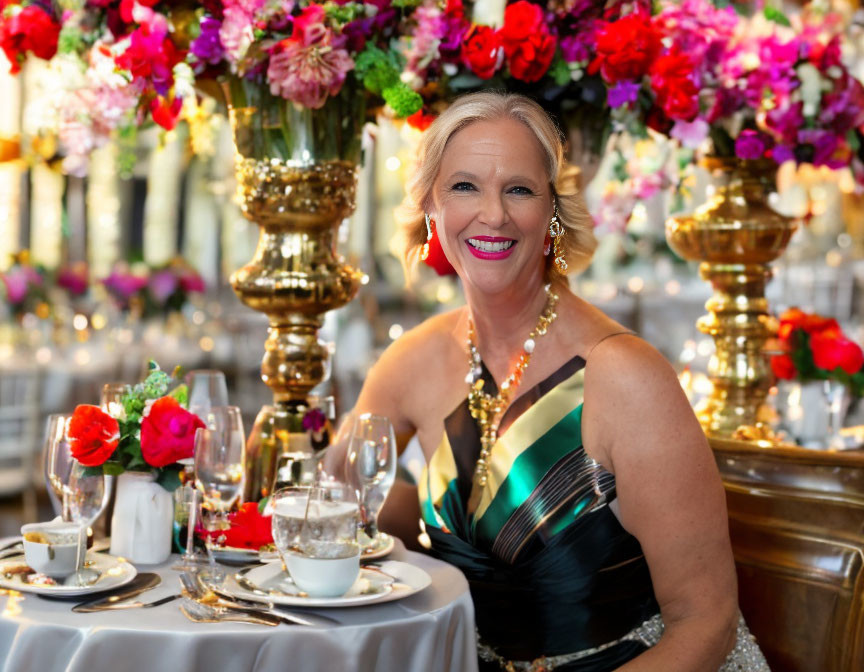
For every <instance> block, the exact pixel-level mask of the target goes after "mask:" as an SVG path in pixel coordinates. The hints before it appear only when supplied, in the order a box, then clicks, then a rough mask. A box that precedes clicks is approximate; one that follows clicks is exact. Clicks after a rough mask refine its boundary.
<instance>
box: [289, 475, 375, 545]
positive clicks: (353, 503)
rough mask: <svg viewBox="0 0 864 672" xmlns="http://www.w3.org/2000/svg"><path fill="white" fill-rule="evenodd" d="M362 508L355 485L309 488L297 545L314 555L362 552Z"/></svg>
mask: <svg viewBox="0 0 864 672" xmlns="http://www.w3.org/2000/svg"><path fill="white" fill-rule="evenodd" d="M359 524H360V507H359V503H358V501H357V493H356V491H355V490H354V487H353V486H351V485H350V484H347V483H339V482H330V483H327V484H321V485H316V486H314V487H311V488H309V495H308V498H307V501H306V516H305V518H304V520H303V525H302V527H301V528H300V536H299V540H298V543H297V546H298V548H299V550H300V552H301V553H303V555H306V556H308V557H311V558H331V559H332V558H347V557H352V556H354V555H357V554H358V553H359V545H358V543H357V530H358V526H359Z"/></svg>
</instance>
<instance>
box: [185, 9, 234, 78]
mask: <svg viewBox="0 0 864 672" xmlns="http://www.w3.org/2000/svg"><path fill="white" fill-rule="evenodd" d="M221 28H222V23H221V22H220V21H217V20H216V19H213V18H211V17H209V16H204V17H202V19H201V32H200V33H199V34H198V37H196V38H195V39H194V40H192V43H191V44H190V45H189V51H190V52H192V55H193V56H194V57H195V59H197V63H196V64H195V65H196V69H203V68H204V66H205V65H206V64H210V65H216V64H217V63H219V61H221V60H222V58H223V57H224V56H225V50H224V49H223V48H222V41H221V40H220V39H219V30H220V29H221Z"/></svg>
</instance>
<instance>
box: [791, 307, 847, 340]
mask: <svg viewBox="0 0 864 672" xmlns="http://www.w3.org/2000/svg"><path fill="white" fill-rule="evenodd" d="M795 329H803V330H804V331H806V332H807V333H808V334H817V333H828V334H831V335H833V336H839V335H840V333H841V331H840V325H839V324H837V320H835V319H834V318H833V317H822V316H821V315H816V314H815V313H805V312H804V311H803V310H800V309H799V308H790V309H789V310H787V311H785V312H784V313H783V314H782V315H780V330H779V332H778V335H779V337H780V338H782V339H783V340H789V338H790V336H791V335H792V332H794V331H795Z"/></svg>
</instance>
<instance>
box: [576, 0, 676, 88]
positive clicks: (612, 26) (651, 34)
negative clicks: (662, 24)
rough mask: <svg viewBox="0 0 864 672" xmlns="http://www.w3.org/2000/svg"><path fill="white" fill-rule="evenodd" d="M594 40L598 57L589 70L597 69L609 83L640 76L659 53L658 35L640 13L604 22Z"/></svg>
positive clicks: (594, 70)
mask: <svg viewBox="0 0 864 672" xmlns="http://www.w3.org/2000/svg"><path fill="white" fill-rule="evenodd" d="M596 39H597V56H596V58H595V59H594V60H593V61H592V62H591V65H590V66H588V72H589V73H590V74H592V75H593V74H594V73H595V72H597V71H598V70H599V71H600V74H601V75H602V76H603V79H604V80H605V81H606V82H608V83H609V84H617V83H618V82H620V81H621V80H637V79H640V78H641V77H642V76H643V75H645V74H646V73H647V72H648V68H649V66H650V65H651V63H653V62H654V59H655V58H657V54H658V53H659V52H660V36H659V35H658V34H657V31H656V30H655V29H654V26H653V25H652V24H651V21H650V20H649V18H648V17H647V16H645V15H644V14H641V13H636V14H629V15H628V16H625V17H624V18H622V19H618V20H617V21H611V22H609V23H606V24H605V25H603V27H601V28H600V30H598V32H597V37H596Z"/></svg>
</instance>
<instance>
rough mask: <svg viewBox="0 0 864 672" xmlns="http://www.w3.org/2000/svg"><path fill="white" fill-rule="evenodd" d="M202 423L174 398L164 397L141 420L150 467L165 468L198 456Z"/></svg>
mask: <svg viewBox="0 0 864 672" xmlns="http://www.w3.org/2000/svg"><path fill="white" fill-rule="evenodd" d="M204 426H205V425H204V423H203V422H201V419H200V418H199V417H198V416H197V415H195V414H193V413H190V412H189V411H187V410H186V409H185V408H183V407H182V406H181V405H180V403H179V402H178V401H177V400H176V399H174V397H162V398H161V399H157V400H156V402H155V403H154V404H153V405H152V406H151V407H150V412H149V413H148V414H147V415H145V416H144V417H143V418H142V419H141V454H142V455H143V456H144V461H145V462H146V463H147V464H149V465H150V466H151V467H164V466H166V465H169V464H173V463H174V462H176V461H177V460H182V459H184V458H187V457H192V456H193V455H194V454H195V432H196V431H197V430H198V429H203V428H204Z"/></svg>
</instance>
